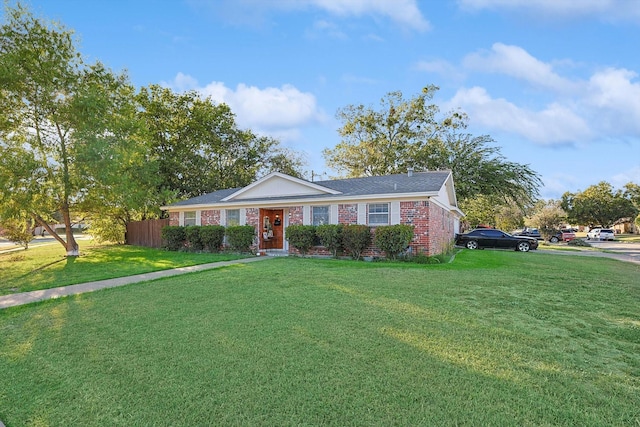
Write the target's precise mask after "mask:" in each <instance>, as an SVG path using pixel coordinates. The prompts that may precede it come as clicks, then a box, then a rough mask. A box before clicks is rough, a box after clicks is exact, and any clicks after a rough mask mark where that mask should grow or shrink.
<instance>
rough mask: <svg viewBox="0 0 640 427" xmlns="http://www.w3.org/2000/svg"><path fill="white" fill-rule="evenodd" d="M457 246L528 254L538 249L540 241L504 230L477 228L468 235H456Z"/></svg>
mask: <svg viewBox="0 0 640 427" xmlns="http://www.w3.org/2000/svg"><path fill="white" fill-rule="evenodd" d="M456 246H464V247H465V248H467V249H483V248H498V249H515V250H516V251H520V252H528V251H529V250H533V249H536V248H537V247H538V240H537V239H536V238H535V237H529V236H513V235H511V234H509V233H505V232H504V231H502V230H496V229H487V228H477V229H475V230H472V231H470V232H468V233H464V234H456Z"/></svg>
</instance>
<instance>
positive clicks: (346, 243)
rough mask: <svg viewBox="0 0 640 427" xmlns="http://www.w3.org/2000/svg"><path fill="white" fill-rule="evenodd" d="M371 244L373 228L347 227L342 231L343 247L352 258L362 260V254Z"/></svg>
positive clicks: (353, 225)
mask: <svg viewBox="0 0 640 427" xmlns="http://www.w3.org/2000/svg"><path fill="white" fill-rule="evenodd" d="M370 244H371V228H369V226H367V225H355V224H349V225H345V226H344V228H343V229H342V246H343V247H344V249H345V250H346V251H347V252H349V254H350V255H351V258H353V259H360V257H361V256H362V252H364V250H365V249H367V247H368V246H369V245H370Z"/></svg>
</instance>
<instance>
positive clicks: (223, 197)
mask: <svg viewBox="0 0 640 427" xmlns="http://www.w3.org/2000/svg"><path fill="white" fill-rule="evenodd" d="M162 209H163V210H166V211H167V212H168V213H169V222H170V224H171V225H177V226H187V225H223V226H232V225H253V226H254V227H255V228H256V236H257V240H256V242H255V247H254V249H255V250H256V251H258V250H260V251H264V252H266V253H270V252H271V253H296V250H295V249H294V248H292V247H290V246H289V242H288V241H287V239H286V235H285V230H286V227H287V226H289V225H292V224H303V225H320V224H366V225H369V226H370V227H371V228H372V230H374V231H375V227H378V226H381V225H392V224H410V225H413V226H414V227H415V234H414V238H413V240H412V242H411V244H410V247H411V251H412V252H413V253H424V254H426V255H434V254H438V253H441V252H442V251H443V250H444V249H445V248H446V245H448V244H449V243H450V242H452V240H453V239H454V236H455V233H458V232H459V230H460V218H461V217H462V216H463V213H462V212H461V211H460V209H459V208H458V204H457V201H456V193H455V188H454V184H453V176H452V174H451V171H428V172H412V171H409V172H408V173H407V174H395V175H387V176H376V177H364V178H348V179H335V180H326V181H315V182H310V181H306V180H303V179H299V178H295V177H293V176H289V175H286V174H283V173H278V172H274V173H271V174H269V175H267V176H265V177H263V178H261V179H259V180H257V181H255V182H253V183H252V184H249V185H247V186H246V187H241V188H230V189H226V190H218V191H214V192H212V193H209V194H205V195H202V196H198V197H194V198H192V199H189V200H184V201H180V202H177V203H174V204H171V205H168V206H162ZM310 253H311V254H327V253H328V252H327V251H326V250H325V248H323V247H314V248H313V249H312V251H311V252H310ZM364 255H368V256H374V255H380V251H378V250H377V249H376V248H375V247H371V248H369V250H367V252H366V253H365V254H364Z"/></svg>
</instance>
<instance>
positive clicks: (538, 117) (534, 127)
mask: <svg viewBox="0 0 640 427" xmlns="http://www.w3.org/2000/svg"><path fill="white" fill-rule="evenodd" d="M448 104H449V107H450V108H462V110H464V111H465V112H467V113H468V114H469V116H470V117H471V122H472V124H477V125H481V126H484V127H487V128H489V129H494V130H497V131H502V132H509V133H512V134H515V135H520V136H522V137H525V138H526V139H528V140H530V141H533V142H535V143H538V144H543V145H551V144H567V143H571V142H573V141H576V140H580V139H583V138H590V137H591V136H592V135H591V130H590V129H589V126H588V123H587V122H585V120H584V119H582V118H581V117H579V116H578V115H576V114H575V113H574V112H573V111H572V110H571V109H570V108H567V107H565V106H562V105H560V104H550V105H548V106H546V107H545V108H544V109H543V110H540V111H531V110H528V109H525V108H520V107H518V106H517V105H515V104H513V103H511V102H509V101H507V100H505V99H494V98H491V96H489V94H488V93H487V91H486V90H485V89H484V88H480V87H473V88H471V89H460V90H458V92H457V93H456V94H455V95H454V97H453V98H452V99H451V100H450V101H449V102H448Z"/></svg>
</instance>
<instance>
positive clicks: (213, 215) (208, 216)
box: [200, 209, 220, 225]
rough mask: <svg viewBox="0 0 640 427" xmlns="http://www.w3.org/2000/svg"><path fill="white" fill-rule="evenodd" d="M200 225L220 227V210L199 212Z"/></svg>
mask: <svg viewBox="0 0 640 427" xmlns="http://www.w3.org/2000/svg"><path fill="white" fill-rule="evenodd" d="M200 224H202V225H220V210H218V209H216V210H213V209H212V210H207V211H201V212H200Z"/></svg>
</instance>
